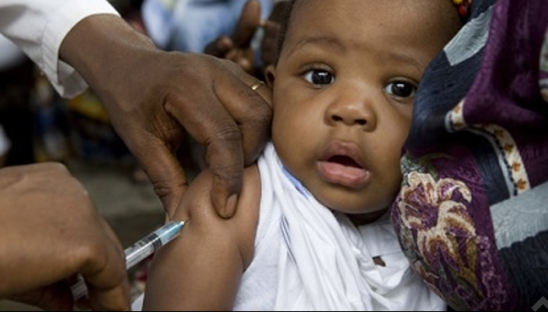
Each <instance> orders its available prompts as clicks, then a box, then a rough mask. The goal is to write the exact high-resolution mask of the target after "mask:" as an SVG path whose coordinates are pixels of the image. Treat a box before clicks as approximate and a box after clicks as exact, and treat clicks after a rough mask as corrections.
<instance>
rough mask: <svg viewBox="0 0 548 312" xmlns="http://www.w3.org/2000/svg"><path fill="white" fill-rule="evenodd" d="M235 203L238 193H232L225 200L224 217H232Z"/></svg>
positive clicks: (236, 202) (234, 211) (236, 203)
mask: <svg viewBox="0 0 548 312" xmlns="http://www.w3.org/2000/svg"><path fill="white" fill-rule="evenodd" d="M236 205H238V195H236V194H234V195H232V196H230V197H229V198H228V200H227V201H226V210H225V217H227V218H232V216H234V213H236Z"/></svg>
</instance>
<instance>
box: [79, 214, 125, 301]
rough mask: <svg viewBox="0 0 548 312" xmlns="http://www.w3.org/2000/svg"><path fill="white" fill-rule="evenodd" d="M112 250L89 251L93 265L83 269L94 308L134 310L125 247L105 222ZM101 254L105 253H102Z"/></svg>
mask: <svg viewBox="0 0 548 312" xmlns="http://www.w3.org/2000/svg"><path fill="white" fill-rule="evenodd" d="M103 228H104V230H105V232H106V233H107V239H108V240H110V241H111V244H110V246H111V248H104V246H103V248H101V249H97V250H95V248H93V246H90V248H88V251H89V253H88V258H89V259H90V260H89V261H87V262H86V267H84V268H83V269H82V272H81V274H82V277H83V278H84V280H85V281H86V285H87V287H88V292H89V297H90V305H91V308H92V309H93V310H95V311H127V310H129V308H130V304H129V301H130V298H129V282H128V279H127V275H126V266H125V257H124V252H123V249H122V246H121V244H120V242H119V241H118V239H117V238H116V235H115V234H114V232H113V231H112V229H111V228H110V227H109V226H108V225H107V224H106V222H105V221H104V220H103ZM99 251H101V252H99Z"/></svg>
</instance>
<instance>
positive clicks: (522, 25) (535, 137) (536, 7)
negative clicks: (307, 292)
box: [392, 0, 548, 311]
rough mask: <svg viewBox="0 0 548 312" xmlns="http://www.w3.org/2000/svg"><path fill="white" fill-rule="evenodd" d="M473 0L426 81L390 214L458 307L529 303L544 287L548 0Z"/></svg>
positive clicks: (411, 254)
mask: <svg viewBox="0 0 548 312" xmlns="http://www.w3.org/2000/svg"><path fill="white" fill-rule="evenodd" d="M471 9H472V11H471V16H470V19H469V21H468V22H467V23H466V25H465V26H464V27H463V29H462V30H461V31H460V32H459V34H457V36H456V37H455V38H454V39H453V40H452V41H451V42H450V43H449V44H448V45H447V46H446V48H445V49H444V51H443V53H441V54H440V55H439V56H438V57H437V58H436V59H435V60H434V61H433V62H432V64H431V65H430V67H429V68H428V70H427V72H426V73H425V75H424V77H423V82H422V84H421V86H420V87H419V92H418V94H417V98H416V104H415V105H416V108H415V112H414V120H413V127H412V129H411V133H410V137H409V139H408V141H407V143H406V146H405V149H404V156H403V158H402V170H403V174H404V180H403V187H402V190H401V192H400V195H399V197H398V199H397V200H396V202H395V204H394V206H393V210H392V222H393V223H394V226H395V228H396V232H397V233H398V236H399V238H400V243H401V245H402V247H403V249H404V251H405V253H406V255H407V256H408V258H409V259H410V261H411V263H412V266H413V268H414V270H415V271H416V272H418V273H419V274H420V275H421V276H422V277H423V279H424V280H425V281H426V282H427V283H428V284H429V286H430V287H431V289H432V290H434V291H435V292H436V293H438V294H439V295H440V296H441V297H442V298H444V299H445V300H446V302H447V303H448V304H449V305H450V306H451V307H452V308H454V309H456V310H513V309H524V310H529V311H530V309H531V308H532V307H533V306H535V304H537V303H538V302H541V299H542V298H543V297H545V298H547V299H548V120H547V117H548V36H547V30H548V18H547V16H548V15H547V14H548V0H535V1H515V0H497V1H495V0H475V1H473V3H472V8H471ZM539 60H540V62H539Z"/></svg>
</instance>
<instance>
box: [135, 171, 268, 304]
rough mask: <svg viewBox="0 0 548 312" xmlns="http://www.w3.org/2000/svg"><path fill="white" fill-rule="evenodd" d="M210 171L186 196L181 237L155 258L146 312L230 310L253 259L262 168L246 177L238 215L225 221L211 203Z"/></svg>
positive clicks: (180, 211)
mask: <svg viewBox="0 0 548 312" xmlns="http://www.w3.org/2000/svg"><path fill="white" fill-rule="evenodd" d="M212 179H213V174H212V173H211V172H210V171H206V172H204V173H202V174H201V175H200V176H199V177H198V178H197V179H196V180H195V181H194V182H193V184H192V185H191V186H190V188H189V189H188V190H187V192H186V193H185V199H184V200H183V203H182V204H181V205H180V206H179V208H178V210H177V212H176V214H175V219H176V220H188V222H187V223H186V225H185V227H184V229H183V232H182V234H181V236H180V237H179V238H178V239H177V240H175V241H174V242H173V243H171V244H170V245H168V246H166V247H165V248H163V249H162V250H161V252H159V253H158V255H157V256H156V257H155V259H154V261H153V264H152V268H151V271H150V274H149V278H148V281H147V290H146V293H145V305H144V310H153V311H169V310H194V311H198V310H208V311H210V310H232V306H233V304H234V299H235V296H236V293H237V290H238V285H239V283H240V279H241V276H242V273H243V271H244V270H245V268H246V267H247V266H248V265H249V263H250V262H251V259H252V257H253V246H254V242H255V232H256V227H257V221H258V211H259V208H258V207H259V201H260V180H259V174H258V170H257V169H256V168H255V167H254V168H250V169H247V170H246V172H245V173H244V185H243V191H242V194H241V195H240V198H239V201H238V206H239V207H238V209H237V213H236V215H235V216H234V217H233V218H232V219H230V220H224V219H221V218H220V217H219V216H218V215H217V213H216V212H215V210H214V208H213V205H212V203H211V200H210V198H211V196H210V191H211V185H212V183H211V181H212Z"/></svg>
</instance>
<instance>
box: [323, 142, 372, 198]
mask: <svg viewBox="0 0 548 312" xmlns="http://www.w3.org/2000/svg"><path fill="white" fill-rule="evenodd" d="M318 171H319V174H320V176H321V177H322V178H323V179H324V180H325V181H326V182H328V183H331V184H338V185H342V186H345V187H349V188H361V187H363V186H365V184H367V182H368V181H369V178H370V176H371V172H370V171H369V170H368V169H367V168H365V166H364V165H363V160H362V159H361V153H360V150H359V148H358V147H357V145H354V144H347V143H338V142H335V143H332V144H331V145H329V147H328V148H327V150H326V152H325V154H324V156H323V157H322V158H321V159H320V161H318Z"/></svg>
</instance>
